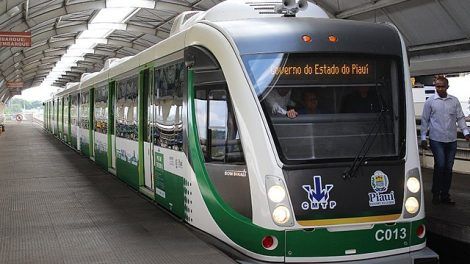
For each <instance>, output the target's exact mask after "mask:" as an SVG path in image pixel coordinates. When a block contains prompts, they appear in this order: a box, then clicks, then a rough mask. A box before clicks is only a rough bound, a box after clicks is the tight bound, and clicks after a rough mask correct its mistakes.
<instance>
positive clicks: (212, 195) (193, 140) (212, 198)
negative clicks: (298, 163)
mask: <svg viewBox="0 0 470 264" xmlns="http://www.w3.org/2000/svg"><path fill="white" fill-rule="evenodd" d="M188 91H189V92H188V99H189V100H188V113H189V115H188V132H189V133H188V134H189V135H188V138H189V147H190V149H189V156H190V159H191V161H192V165H193V169H194V172H195V174H196V178H197V182H198V185H199V189H200V191H201V194H202V197H203V198H204V202H205V204H206V206H207V208H208V209H209V212H210V214H211V215H212V217H213V219H214V220H215V222H216V223H217V225H218V226H219V227H220V228H221V229H222V231H223V232H224V233H225V234H226V235H227V236H228V237H229V238H230V239H231V240H233V241H234V242H235V243H236V244H238V245H240V246H241V247H243V248H246V249H247V250H249V251H252V252H255V253H258V254H262V255H268V256H280V257H283V256H284V254H285V252H284V248H285V243H284V241H285V239H284V235H285V234H284V231H276V230H270V229H266V228H263V227H260V226H257V225H255V224H253V223H252V222H251V220H250V219H248V218H246V217H244V216H242V215H240V214H239V213H237V212H236V211H235V210H233V209H232V208H231V207H229V206H228V205H227V204H225V202H224V201H223V200H222V198H221V197H220V196H219V195H218V193H217V191H216V190H215V187H214V186H213V184H212V182H211V181H210V179H209V176H208V174H207V171H206V168H205V165H204V156H203V154H202V152H201V149H200V148H199V136H198V131H197V127H196V112H195V106H194V94H195V91H194V84H193V71H192V70H189V71H188ZM268 235H270V236H275V237H276V238H277V239H278V243H279V244H278V246H277V247H276V249H274V250H266V249H264V248H263V247H262V245H261V240H262V239H263V237H265V236H268Z"/></svg>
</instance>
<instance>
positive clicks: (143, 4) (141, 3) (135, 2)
mask: <svg viewBox="0 0 470 264" xmlns="http://www.w3.org/2000/svg"><path fill="white" fill-rule="evenodd" d="M106 7H107V8H109V7H135V8H152V9H153V8H155V1H153V0H132V1H125V0H107V1H106Z"/></svg>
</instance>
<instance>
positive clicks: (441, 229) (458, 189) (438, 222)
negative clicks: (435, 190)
mask: <svg viewBox="0 0 470 264" xmlns="http://www.w3.org/2000/svg"><path fill="white" fill-rule="evenodd" d="M469 166H470V164H469ZM421 172H422V176H423V185H424V197H425V210H426V219H427V228H428V230H429V231H430V232H432V233H434V234H436V235H439V236H442V237H445V238H450V239H453V240H456V241H459V242H463V243H466V244H470V175H467V174H462V173H455V172H454V173H453V176H452V185H451V189H450V195H451V196H452V199H453V200H455V202H456V204H455V205H445V204H437V205H435V204H432V202H431V200H432V192H431V187H432V173H433V170H432V169H426V168H422V169H421Z"/></svg>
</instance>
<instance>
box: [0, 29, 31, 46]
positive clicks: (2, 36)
mask: <svg viewBox="0 0 470 264" xmlns="http://www.w3.org/2000/svg"><path fill="white" fill-rule="evenodd" d="M0 47H31V32H0Z"/></svg>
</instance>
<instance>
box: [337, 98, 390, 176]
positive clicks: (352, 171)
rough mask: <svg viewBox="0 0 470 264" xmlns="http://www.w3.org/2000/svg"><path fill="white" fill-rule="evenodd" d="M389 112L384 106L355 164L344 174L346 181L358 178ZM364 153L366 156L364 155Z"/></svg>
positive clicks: (355, 159)
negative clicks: (385, 114)
mask: <svg viewBox="0 0 470 264" xmlns="http://www.w3.org/2000/svg"><path fill="white" fill-rule="evenodd" d="M388 111H389V110H388V109H387V108H385V107H384V106H383V105H382V109H381V110H380V113H379V114H378V115H377V119H376V120H375V122H374V125H373V126H372V127H371V129H370V131H369V133H368V134H367V137H366V140H365V142H364V144H362V147H361V149H360V150H359V152H358V153H357V155H356V157H355V158H354V161H353V163H352V164H351V166H349V167H348V168H346V170H345V171H344V172H343V175H342V177H343V179H345V180H346V179H349V178H352V177H355V176H356V173H357V170H358V169H359V167H360V166H361V165H362V163H363V162H364V161H365V160H366V157H367V153H369V150H370V149H371V148H372V145H374V142H375V138H377V135H378V134H379V131H380V124H381V123H382V121H383V120H382V119H383V116H384V113H385V112H388ZM374 131H375V132H374ZM371 139H372V140H371ZM370 140H371V141H370ZM369 141H370V143H369ZM363 152H364V154H362V153H363Z"/></svg>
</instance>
